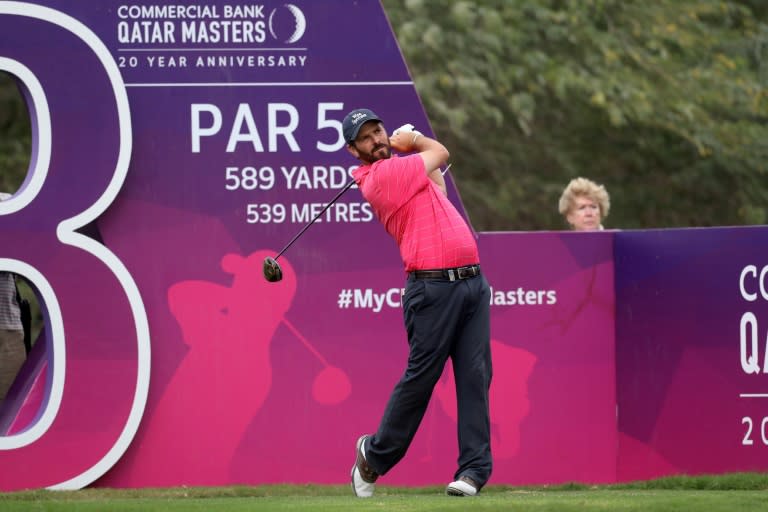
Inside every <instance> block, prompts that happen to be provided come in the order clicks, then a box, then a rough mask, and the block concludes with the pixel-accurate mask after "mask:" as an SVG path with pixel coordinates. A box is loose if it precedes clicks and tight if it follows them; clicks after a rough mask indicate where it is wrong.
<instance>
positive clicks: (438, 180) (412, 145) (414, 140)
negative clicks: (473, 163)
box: [389, 132, 451, 195]
mask: <svg viewBox="0 0 768 512" xmlns="http://www.w3.org/2000/svg"><path fill="white" fill-rule="evenodd" d="M389 142H390V144H391V145H392V149H394V150H395V151H398V152H400V153H412V152H414V151H416V152H418V153H419V155H420V156H421V159H422V160H424V168H425V169H426V172H427V177H428V178H429V179H431V180H432V181H433V182H435V184H436V185H437V186H438V187H440V190H442V191H443V194H445V195H448V191H447V189H446V186H445V179H444V178H443V174H442V172H441V171H440V166H442V165H444V164H445V163H446V162H447V161H448V158H449V157H450V156H451V155H450V153H448V149H447V148H446V147H445V146H443V145H442V144H441V143H439V142H438V141H436V140H435V139H430V138H429V137H427V136H425V135H422V134H421V133H419V132H398V133H396V134H395V135H393V136H392V137H391V138H390V139H389Z"/></svg>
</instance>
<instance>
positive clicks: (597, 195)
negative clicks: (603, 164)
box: [558, 177, 611, 219]
mask: <svg viewBox="0 0 768 512" xmlns="http://www.w3.org/2000/svg"><path fill="white" fill-rule="evenodd" d="M577 197H587V198H589V199H591V200H592V201H594V202H596V203H597V205H598V206H599V207H600V217H601V218H603V219H604V218H606V217H607V216H608V211H609V210H610V209H611V199H610V198H609V197H608V191H607V190H605V187H604V186H602V185H598V184H597V183H595V182H594V181H592V180H588V179H587V178H581V177H579V178H574V179H572V180H571V181H570V183H568V186H567V187H565V190H563V194H562V195H561V196H560V202H559V203H558V209H559V210H560V214H561V215H568V213H569V212H570V211H571V209H572V208H573V206H574V204H575V203H576V198H577Z"/></svg>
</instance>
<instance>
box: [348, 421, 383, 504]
mask: <svg viewBox="0 0 768 512" xmlns="http://www.w3.org/2000/svg"><path fill="white" fill-rule="evenodd" d="M366 438H368V435H362V436H360V438H359V439H358V440H357V445H356V446H355V465H354V466H352V492H354V493H355V496H357V497H358V498H370V497H371V496H373V491H374V489H375V488H376V479H377V478H379V475H378V474H377V473H376V472H375V471H374V470H373V469H371V467H370V466H368V463H367V462H366V461H365V440H366Z"/></svg>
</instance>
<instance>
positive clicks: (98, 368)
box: [0, 0, 615, 489]
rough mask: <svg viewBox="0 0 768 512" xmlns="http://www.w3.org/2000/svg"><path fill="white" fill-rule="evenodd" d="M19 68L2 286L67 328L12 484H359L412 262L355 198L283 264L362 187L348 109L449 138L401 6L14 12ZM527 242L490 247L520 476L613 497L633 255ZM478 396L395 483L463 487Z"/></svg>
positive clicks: (56, 327) (506, 477)
mask: <svg viewBox="0 0 768 512" xmlns="http://www.w3.org/2000/svg"><path fill="white" fill-rule="evenodd" d="M31 35H34V37H32V36H31ZM0 56H2V59H3V60H2V61H0V65H2V69H4V70H5V71H7V72H10V73H11V74H13V75H14V76H16V78H17V79H18V81H19V83H20V86H21V89H22V90H23V91H24V92H25V94H26V96H27V98H28V101H29V106H30V112H31V117H32V120H33V124H34V139H35V143H36V145H35V152H34V154H33V155H32V157H33V161H34V165H33V168H32V169H31V171H30V174H29V177H28V180H27V182H26V183H25V185H24V187H23V188H22V190H21V191H19V192H18V193H17V194H16V195H15V197H14V198H13V199H12V200H10V201H8V202H7V203H2V205H0V207H1V208H3V210H0V213H5V214H6V215H4V216H3V217H2V221H3V223H2V225H1V227H2V229H3V232H4V233H8V236H12V237H13V239H15V240H18V241H19V243H18V244H16V245H14V246H13V247H7V248H6V247H5V246H4V248H3V254H2V257H3V260H1V261H0V264H2V265H3V267H5V268H9V269H11V270H14V271H17V272H19V273H21V274H23V275H24V276H26V277H27V278H28V279H29V280H30V281H31V282H32V283H33V284H34V285H35V287H36V288H37V289H38V290H39V292H40V295H41V296H40V300H41V302H42V303H43V306H44V310H45V312H46V319H47V324H46V338H45V340H44V341H45V343H44V344H41V345H40V346H41V347H44V350H41V349H38V350H37V351H36V353H38V355H39V357H40V358H41V359H39V360H37V361H30V362H29V363H28V368H25V373H24V376H25V378H24V379H22V380H23V383H22V384H23V385H22V384H19V386H17V388H18V389H17V396H18V399H17V400H16V401H15V402H14V403H6V404H4V406H3V409H2V422H0V426H4V432H5V434H6V435H5V437H3V438H0V448H2V451H0V466H2V467H6V468H8V467H13V468H20V469H18V470H16V469H15V470H14V471H2V472H0V475H2V476H0V487H1V488H3V489H18V488H25V487H42V486H48V487H61V488H76V487H81V486H84V485H88V484H90V483H92V482H94V481H95V480H96V479H99V478H100V479H99V480H98V482H97V485H107V486H158V485H179V484H190V485H215V484H226V483H233V482H244V483H260V482H281V481H292V482H301V481H307V482H343V481H346V480H347V478H348V471H349V467H348V466H349V465H350V453H351V451H352V450H351V447H352V446H353V443H354V440H355V439H356V437H357V436H358V435H359V434H360V433H363V432H369V431H371V430H373V429H375V428H376V423H377V420H378V418H379V417H380V415H381V412H382V409H383V407H384V404H385V402H386V399H387V397H388V394H389V392H390V391H391V388H392V386H393V385H394V383H395V382H396V381H397V379H398V377H399V375H400V373H401V372H402V371H403V364H404V362H405V355H406V346H407V344H406V340H405V333H404V329H403V325H402V317H401V310H400V292H401V288H402V287H403V285H404V277H405V276H404V273H403V269H402V264H401V263H400V261H399V255H398V252H397V249H396V247H395V245H394V243H393V242H392V241H391V240H390V239H389V237H388V236H387V235H386V234H385V232H384V230H383V229H382V227H381V226H379V225H378V222H377V221H375V219H374V218H373V215H372V212H371V210H370V208H369V206H368V205H367V204H366V203H365V201H364V200H363V199H362V197H361V195H360V193H359V191H357V190H356V189H355V188H353V189H351V190H350V191H349V192H347V193H346V194H345V195H344V196H343V198H342V199H341V200H340V201H339V202H338V203H336V204H334V205H333V207H331V208H330V209H328V211H327V212H326V213H325V214H323V216H322V217H321V219H320V220H319V221H318V222H317V223H316V225H315V226H313V227H312V229H311V230H309V231H307V232H306V234H305V235H304V236H303V237H302V238H301V240H300V241H299V242H298V243H297V244H296V245H295V246H294V247H292V248H291V250H290V251H289V252H287V253H286V254H285V255H283V257H281V260H280V261H281V264H282V266H283V270H284V274H285V278H284V280H283V281H282V282H280V283H277V284H272V283H267V282H266V281H265V280H264V279H263V278H262V276H261V262H262V261H263V259H264V257H265V256H268V255H274V254H275V253H276V252H277V250H279V248H281V247H282V246H283V245H284V244H285V243H286V242H287V241H288V240H289V239H290V238H291V237H292V236H293V234H295V233H296V232H297V231H298V230H299V229H300V228H301V227H303V226H304V225H305V224H306V223H307V222H308V221H309V220H310V219H311V218H312V217H313V216H314V215H315V214H316V213H317V212H318V211H320V209H321V208H322V207H323V206H324V205H325V204H326V202H327V201H329V200H330V198H331V197H333V196H334V195H335V194H336V192H338V191H339V190H340V189H342V188H343V187H344V186H345V185H346V183H347V182H348V181H349V179H350V171H351V169H353V168H354V167H355V165H356V164H355V162H354V161H353V160H352V159H351V157H350V156H349V155H348V153H347V152H346V151H345V150H344V148H343V140H342V137H341V129H340V128H341V122H340V121H341V119H342V118H343V116H344V114H345V113H346V112H347V111H348V110H350V109H352V108H355V107H360V106H369V107H372V108H375V109H376V111H377V112H380V113H381V115H383V116H384V117H385V119H386V122H387V125H388V126H389V127H390V128H394V127H396V126H399V125H401V124H404V123H406V122H409V123H413V124H414V125H415V126H416V127H417V128H418V129H419V130H421V131H423V132H426V133H429V132H430V128H429V123H428V121H427V119H426V116H425V114H424V112H423V110H422V107H421V104H420V102H419V98H418V96H417V94H416V92H415V89H414V86H413V83H412V81H411V79H410V76H409V74H408V71H407V68H406V66H405V64H404V63H403V60H402V56H401V54H400V51H399V48H398V46H397V43H396V40H395V38H394V36H393V34H392V32H391V30H390V27H389V25H388V22H387V19H386V16H385V14H384V12H383V10H382V8H381V6H380V5H379V3H378V2H376V1H370V0H369V1H357V2H349V1H331V2H322V3H321V2H301V3H299V2H295V3H282V2H263V3H259V4H246V3H243V4H238V3H225V2H213V1H210V2H205V3H202V4H173V5H171V4H169V5H165V4H162V3H151V2H141V3H121V2H114V1H107V2H100V3H99V5H98V6H94V5H93V4H88V5H72V3H71V2H56V1H50V2H41V3H39V4H35V5H32V4H28V3H16V2H0ZM456 171H457V172H460V170H456ZM447 181H448V187H449V195H450V197H451V198H452V200H453V201H454V202H456V203H457V204H458V205H459V206H460V201H459V198H458V194H457V191H456V189H455V187H454V185H453V182H452V180H451V178H450V175H448V176H447ZM462 211H463V209H462ZM80 233H86V234H88V235H89V236H85V235H84V234H80ZM522 237H523V235H521V234H517V235H491V236H485V235H483V236H481V237H480V246H481V251H482V254H483V256H482V264H483V266H484V268H485V269H486V272H487V274H488V276H489V280H490V281H491V284H492V285H493V287H494V295H493V337H494V340H493V350H494V365H495V379H494V384H493V390H492V408H493V413H492V414H493V436H494V446H493V448H494V452H495V460H496V470H495V473H494V478H495V480H496V481H498V482H504V481H508V482H512V481H518V480H524V481H538V482H544V481H550V480H561V479H573V478H581V479H588V480H595V481H609V480H611V479H612V478H613V477H614V464H613V461H614V460H615V448H614V447H613V446H612V445H606V448H599V449H595V448H593V447H592V448H590V443H592V442H593V441H594V440H596V439H603V440H604V439H610V438H611V437H612V436H614V435H615V433H614V432H615V428H614V425H613V424H612V422H611V419H612V415H613V410H614V402H615V399H614V392H613V389H614V387H613V382H614V369H613V355H612V350H613V339H612V332H613V329H612V311H613V309H612V300H613V298H612V289H613V284H612V279H613V273H612V262H611V239H610V236H609V235H605V236H597V237H593V238H581V237H569V236H567V235H566V236H562V235H560V234H555V233H552V234H543V235H540V236H525V241H524V242H523V241H522V240H521V238H522ZM542 263H545V264H544V265H542ZM595 328H596V329H597V330H598V331H599V332H600V334H601V335H600V336H594V330H593V329H595ZM563 340H567V342H566V343H563ZM150 346H151V356H150V350H149V347H150ZM33 355H34V354H33ZM150 361H151V364H150ZM452 379H453V376H452V375H451V373H450V371H449V370H448V371H447V372H446V374H445V375H444V377H443V379H442V380H441V381H440V383H439V384H438V386H437V388H436V390H435V400H434V401H433V404H432V406H431V407H430V410H429V411H428V413H427V416H426V418H425V420H424V425H423V427H422V429H421V430H420V432H419V435H418V436H417V438H416V440H415V442H414V445H413V447H412V449H411V452H410V454H409V456H408V457H407V459H406V460H405V461H403V463H402V464H400V465H399V466H398V467H397V468H396V470H394V471H393V472H392V473H391V474H390V475H388V476H387V479H388V481H389V482H390V483H393V484H426V483H438V482H443V481H447V479H450V477H451V476H452V474H453V471H454V467H453V466H454V464H455V459H456V456H457V453H456V449H457V448H456V441H455V419H456V405H455V398H454V396H453V383H452ZM562 379H567V380H568V381H569V382H570V384H569V389H568V396H564V394H563V393H564V390H563V388H562V386H561V384H560V383H561V382H562ZM19 390H21V391H19ZM550 402H552V403H555V404H557V405H556V406H555V407H552V406H551V405H548V404H549V403H550ZM587 456H589V457H587ZM553 458H555V459H556V460H557V464H556V465H554V464H552V463H551V462H552V460H553ZM586 458H589V460H590V462H589V464H586V465H585V464H584V460H585V459H586ZM297 460H301V464H296V461H297ZM51 461H56V463H55V464H52V462H51Z"/></svg>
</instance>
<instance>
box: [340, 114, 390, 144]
mask: <svg viewBox="0 0 768 512" xmlns="http://www.w3.org/2000/svg"><path fill="white" fill-rule="evenodd" d="M368 121H379V122H381V119H380V118H379V116H377V115H376V114H374V113H373V111H371V110H368V109H367V108H357V109H355V110H353V111H352V112H350V113H349V114H347V116H346V117H345V118H344V122H342V124H341V126H342V130H343V131H344V140H345V141H346V142H347V144H352V142H354V140H355V139H356V138H357V132H359V131H360V128H361V127H362V126H363V125H364V124H365V123H367V122H368Z"/></svg>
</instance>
